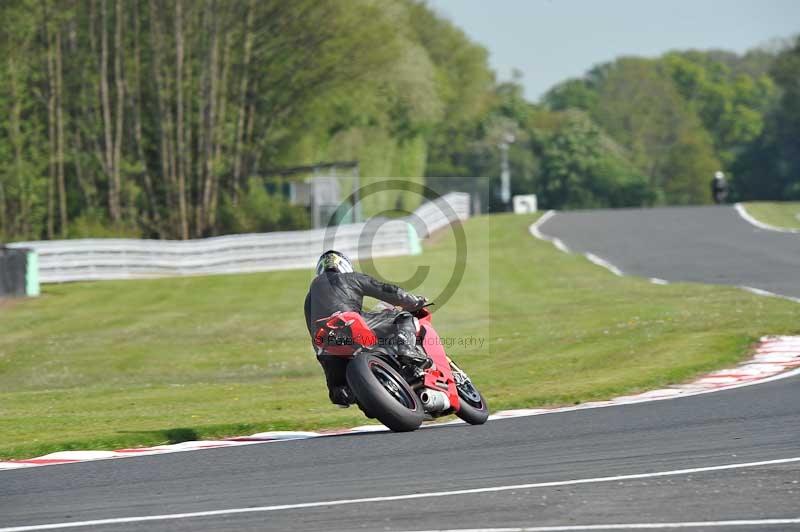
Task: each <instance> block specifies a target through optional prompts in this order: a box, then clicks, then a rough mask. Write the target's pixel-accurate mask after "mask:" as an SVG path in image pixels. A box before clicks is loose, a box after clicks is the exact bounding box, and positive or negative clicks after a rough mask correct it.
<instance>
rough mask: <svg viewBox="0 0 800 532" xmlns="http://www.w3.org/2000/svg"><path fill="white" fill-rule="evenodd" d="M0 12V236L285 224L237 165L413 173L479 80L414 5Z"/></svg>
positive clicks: (261, 3) (473, 101)
mask: <svg viewBox="0 0 800 532" xmlns="http://www.w3.org/2000/svg"><path fill="white" fill-rule="evenodd" d="M0 20H2V21H3V22H2V24H3V30H4V31H3V32H2V34H1V36H0V52H3V54H2V57H3V60H2V61H0V110H2V111H3V113H2V114H0V231H2V232H3V233H4V234H6V235H8V236H9V237H11V238H31V239H36V238H42V237H55V236H64V237H69V236H71V235H85V234H105V233H106V231H104V230H103V229H104V227H102V226H105V228H113V229H109V231H110V232H113V231H117V230H119V231H120V234H130V232H131V231H133V232H139V233H141V234H144V235H147V236H152V237H160V238H188V237H198V236H207V235H212V234H220V233H224V232H228V231H240V230H247V231H250V230H261V229H257V228H263V230H266V228H292V227H297V226H299V225H302V221H303V217H302V216H299V215H298V213H296V212H295V210H289V211H287V210H286V209H285V208H283V207H282V208H280V209H278V208H277V207H275V206H273V207H275V208H274V209H268V210H270V212H272V211H276V212H277V211H281V212H283V214H281V215H276V214H271V215H266V214H264V213H263V212H264V210H263V209H262V208H261V207H263V206H265V205H267V204H268V203H269V201H268V199H267V198H264V197H261V196H259V195H258V194H259V193H258V192H254V189H253V187H249V186H248V183H247V178H248V176H260V175H261V176H264V174H265V173H268V171H269V170H270V169H274V168H281V167H288V166H298V165H303V164H309V163H315V162H319V161H326V160H327V161H332V160H352V159H355V160H359V161H360V162H361V175H362V177H363V178H364V182H365V183H368V182H370V181H371V180H375V179H380V178H383V177H406V178H409V179H410V180H412V181H414V180H416V181H421V179H422V176H423V175H424V173H425V165H426V159H427V153H428V143H429V138H430V137H431V136H432V132H433V130H435V129H437V128H439V127H440V125H441V127H451V126H452V125H453V124H456V123H460V122H459V121H463V120H466V119H470V118H472V117H474V116H476V115H477V114H478V113H480V111H481V110H482V108H483V103H482V102H483V100H484V99H485V98H486V95H487V94H488V91H489V90H490V88H491V85H492V82H493V74H492V72H491V70H490V69H489V68H488V53H487V52H486V50H485V49H484V48H483V47H481V46H479V45H477V44H475V43H473V42H472V41H470V40H469V39H468V38H467V37H466V35H465V34H464V33H463V32H462V31H461V30H459V29H458V28H456V27H455V26H453V24H452V23H450V22H448V21H446V20H444V19H443V18H441V17H439V16H438V15H436V14H435V13H434V12H433V11H432V10H431V9H430V8H428V7H427V6H426V5H425V4H424V3H423V2H421V1H417V0H386V1H376V0H352V1H349V2H318V1H316V0H297V1H292V2H284V1H282V0H231V1H226V2H223V1H222V0H198V1H196V2H191V1H188V0H153V1H151V2H145V1H141V0H137V1H133V2H125V1H120V2H77V3H76V2H72V3H69V4H67V5H61V3H59V2H57V1H56V0H45V1H39V0H12V1H9V2H3V3H2V5H0ZM6 30H7V31H6ZM62 129H63V131H64V137H63V138H61V130H62ZM62 175H63V178H62V177H61V176H62ZM265 177H266V176H265ZM299 179H302V176H300V177H299ZM400 196H403V199H402V200H401V203H404V204H405V203H409V207H410V208H413V206H414V205H412V204H413V203H414V202H413V200H412V198H411V197H410V196H409V197H408V198H405V195H404V194H403V193H401V194H400ZM388 201H390V203H392V204H394V203H396V202H397V198H390V199H389V200H388ZM240 203H241V204H242V205H243V207H242V208H240ZM366 207H367V208H366V209H365V211H366V212H367V213H369V211H371V210H373V207H374V208H379V207H380V206H378V205H375V206H371V205H367V206H366ZM106 222H107V223H106ZM73 224H76V226H75V227H71V226H72V225H73Z"/></svg>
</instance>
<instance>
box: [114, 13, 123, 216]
mask: <svg viewBox="0 0 800 532" xmlns="http://www.w3.org/2000/svg"><path fill="white" fill-rule="evenodd" d="M122 3H123V0H116V10H115V18H116V21H115V22H116V27H115V29H114V80H115V84H116V89H117V95H116V96H117V109H116V113H117V116H116V124H115V128H114V194H115V196H116V197H115V198H114V204H115V205H116V209H117V214H116V218H115V220H117V221H118V220H119V219H120V218H121V217H122V213H121V207H120V206H121V203H122V175H121V173H122V126H123V120H124V117H125V78H124V72H123V64H122Z"/></svg>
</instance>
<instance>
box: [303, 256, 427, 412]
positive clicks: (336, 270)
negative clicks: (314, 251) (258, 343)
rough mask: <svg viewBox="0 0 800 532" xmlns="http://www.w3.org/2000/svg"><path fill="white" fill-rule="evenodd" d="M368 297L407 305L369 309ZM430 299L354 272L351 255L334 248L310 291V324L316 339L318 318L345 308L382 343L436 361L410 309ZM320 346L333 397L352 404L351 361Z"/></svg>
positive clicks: (338, 402) (423, 361) (403, 354)
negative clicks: (422, 343)
mask: <svg viewBox="0 0 800 532" xmlns="http://www.w3.org/2000/svg"><path fill="white" fill-rule="evenodd" d="M364 296H370V297H374V298H376V299H380V300H381V301H385V302H386V303H389V304H390V305H395V306H398V307H401V309H402V310H381V311H377V312H363V311H362V306H363V301H364ZM426 302H427V300H426V299H425V298H424V297H423V296H416V295H413V294H409V293H408V292H406V291H405V290H403V289H402V288H400V287H399V286H395V285H392V284H388V283H383V282H381V281H378V280H377V279H375V278H373V277H370V276H369V275H367V274H364V273H360V272H356V271H354V269H353V264H352V263H351V262H350V259H348V258H347V257H346V256H345V255H344V254H343V253H339V252H338V251H335V250H329V251H326V252H325V253H323V254H322V255H320V257H319V260H318V261H317V269H316V276H315V277H314V280H312V281H311V285H310V286H309V289H308V295H306V300H305V305H304V308H305V317H306V325H307V327H308V333H309V334H310V335H311V339H312V342H313V340H314V337H315V335H316V334H317V331H318V330H319V328H320V325H321V324H320V323H318V322H319V321H320V320H322V319H323V318H327V317H329V316H331V315H332V314H334V313H336V312H339V311H342V312H346V311H355V312H358V313H360V314H361V315H362V316H363V317H364V319H365V321H366V323H367V325H368V326H369V328H370V329H372V331H373V332H374V333H375V335H376V336H377V337H378V339H379V340H380V341H381V343H384V344H389V345H392V346H393V347H394V350H395V353H396V354H397V356H399V357H401V359H403V358H404V359H406V360H409V361H411V362H414V363H416V364H418V365H420V366H423V367H424V366H426V365H429V364H430V359H428V358H427V356H426V355H425V354H424V353H423V352H421V351H420V350H417V349H416V343H417V336H416V326H415V324H414V318H413V316H412V315H411V314H410V312H413V311H415V310H418V309H420V308H422V307H423V306H424V305H425V303H426ZM315 350H316V352H317V360H318V361H319V363H320V364H321V365H322V369H323V371H324V372H325V381H326V383H327V385H328V396H329V398H330V400H331V402H332V403H334V404H336V405H338V406H341V407H345V408H346V407H348V406H350V405H351V404H353V402H354V401H355V398H354V397H353V394H352V392H351V391H350V389H349V388H348V386H347V380H346V378H345V370H346V368H347V360H344V359H342V358H340V357H337V356H334V355H329V354H326V353H325V350H324V348H323V347H318V346H315Z"/></svg>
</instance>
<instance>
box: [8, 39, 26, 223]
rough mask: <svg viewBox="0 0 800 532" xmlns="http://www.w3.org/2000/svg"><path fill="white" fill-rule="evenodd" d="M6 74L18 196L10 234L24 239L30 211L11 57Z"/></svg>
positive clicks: (15, 78) (16, 91) (17, 95)
mask: <svg viewBox="0 0 800 532" xmlns="http://www.w3.org/2000/svg"><path fill="white" fill-rule="evenodd" d="M8 74H9V86H10V88H11V102H12V103H11V120H10V126H11V129H10V130H9V133H10V137H11V143H12V144H13V146H14V169H15V170H16V172H15V173H16V175H17V187H18V189H19V194H20V198H19V215H18V219H17V220H16V221H15V222H14V224H13V225H14V227H13V230H12V231H10V232H11V233H16V232H17V231H19V232H21V233H22V234H23V236H24V237H28V236H29V234H30V227H29V224H30V221H29V218H28V212H29V210H30V208H29V201H30V200H29V198H30V194H29V193H28V185H27V182H26V179H25V175H24V168H23V162H22V138H21V132H20V127H21V115H22V103H21V102H20V92H19V88H18V87H17V65H16V63H15V62H14V58H13V57H12V56H11V55H9V56H8Z"/></svg>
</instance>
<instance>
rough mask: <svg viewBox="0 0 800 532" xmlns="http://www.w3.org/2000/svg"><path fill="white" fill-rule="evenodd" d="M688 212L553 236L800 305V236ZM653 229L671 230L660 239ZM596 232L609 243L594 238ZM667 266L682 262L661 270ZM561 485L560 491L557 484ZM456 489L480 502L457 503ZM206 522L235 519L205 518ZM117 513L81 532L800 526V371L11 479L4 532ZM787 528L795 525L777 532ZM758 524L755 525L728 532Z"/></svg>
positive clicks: (615, 259) (1, 515)
mask: <svg viewBox="0 0 800 532" xmlns="http://www.w3.org/2000/svg"><path fill="white" fill-rule="evenodd" d="M672 211H673V212H672V213H670V212H668V210H666V209H655V210H652V211H616V212H607V213H601V212H599V211H598V212H596V213H591V212H586V213H570V214H558V215H557V216H556V217H554V218H552V219H551V220H549V221H548V222H546V223H545V224H542V229H541V230H542V232H543V233H545V234H548V235H552V236H558V237H559V238H562V239H563V241H564V242H565V243H566V244H567V245H568V246H570V247H571V248H573V249H576V250H577V249H584V248H583V247H582V244H581V243H580V241H579V240H578V239H575V238H573V235H578V236H580V238H581V239H585V241H586V242H591V247H590V246H589V244H586V247H585V250H586V251H592V252H594V253H596V254H598V255H600V256H602V257H603V258H605V259H607V260H609V261H610V262H612V263H614V264H616V265H617V266H619V267H620V268H621V269H622V270H623V271H625V272H626V273H637V274H640V275H645V276H654V277H661V278H665V279H669V280H698V281H700V280H704V281H707V282H731V283H733V284H747V285H749V286H757V287H759V288H764V289H767V290H772V291H776V292H781V293H784V294H789V295H797V296H800V287H798V282H800V281H799V280H798V277H800V276H798V275H797V272H799V271H800V263H798V260H799V259H798V257H797V255H798V253H797V250H798V248H800V235H774V234H766V233H765V232H762V231H759V230H756V229H755V228H751V227H750V226H749V225H747V224H746V223H745V222H744V221H741V220H739V219H738V216H737V215H736V213H735V212H733V210H732V209H726V208H707V209H693V208H687V209H674V210H672ZM650 217H653V218H654V221H653V222H652V224H653V225H649V226H648V225H647V224H648V223H650V222H646V221H644V220H645V219H648V218H650ZM659 221H660V223H661V225H657V224H658V223H659ZM581 224H582V225H581ZM602 224H605V227H602ZM648 227H649V229H648ZM700 227H703V228H705V231H704V232H702V233H700V232H698V231H697V229H698V228H700ZM653 230H657V231H656V234H655V236H652V238H645V236H644V235H645V234H646V231H653ZM584 231H592V232H593V233H592V235H590V236H581V235H582V233H583V232H584ZM681 231H689V232H690V233H691V234H688V233H687V234H686V235H687V236H686V238H687V239H689V240H690V241H688V242H685V243H684V245H676V244H674V243H675V242H676V241H677V242H680V238H679V234H680V232H681ZM712 231H714V232H712ZM651 234H652V233H651ZM603 235H605V236H603ZM775 236H780V238H773V237H775ZM787 236H788V237H790V238H785V237H787ZM670 242H673V244H670ZM792 244H794V246H795V247H794V248H792V247H791V246H792ZM637 246H642V250H641V252H639V253H636V252H635V249H636V248H637ZM737 246H738V247H737ZM793 251H794V257H793V256H792V252H793ZM692 253H694V254H695V255H694V257H695V258H694V259H693V260H692V258H691V257H692V255H691V254H692ZM758 257H761V260H760V261H759V259H758ZM737 258H740V259H741V261H742V262H741V263H740V262H737V260H738V259H737ZM716 261H720V262H719V263H717V262H716ZM725 261H727V262H725ZM665 263H666V264H668V265H670V267H665V268H664V269H663V270H657V269H656V268H655V267H656V266H659V265H663V264H665ZM723 263H725V264H727V268H722V265H723ZM707 264H711V266H710V269H708V270H704V268H705V267H706V265H707ZM792 264H794V272H795V276H794V277H795V278H794V284H793V279H792V276H791V271H789V270H790V269H791V266H792ZM651 265H653V267H654V269H652V270H651V269H650V266H651ZM692 266H694V270H693V269H692ZM799 308H800V307H799ZM720 466H731V467H729V468H726V467H720ZM632 475H633V476H635V478H630V476H632ZM626 477H627V478H626ZM576 481H577V482H576ZM546 483H553V484H550V485H541V484H546ZM487 488H496V489H495V490H491V489H487ZM456 490H465V491H467V492H462V493H446V492H452V491H456ZM443 492H445V493H443ZM413 494H419V495H418V496H414V495H413ZM407 495H412V497H404V496H407ZM358 499H370V500H367V501H359V500H358ZM337 501H338V502H337ZM315 503H326V504H315ZM282 505H286V506H287V507H283V508H282V507H281V506H282ZM304 505H305V506H304ZM217 511H218V512H217ZM199 512H217V513H212V514H211V515H194V514H196V513H199ZM176 514H188V515H176ZM148 516H162V517H158V518H155V519H152V520H146V519H147V517H148ZM121 518H132V519H129V520H121ZM106 519H108V520H118V521H115V522H100V523H95V524H93V525H88V524H87V525H85V526H79V527H69V528H65V529H66V530H111V531H128V530H136V531H145V530H186V531H190V530H191V531H194V530H320V531H322V530H334V531H349V530H373V531H379V530H453V529H476V528H500V527H549V526H566V525H603V524H631V523H640V524H647V525H654V524H657V523H691V522H705V523H709V524H708V525H706V526H694V525H690V524H689V525H681V527H682V529H689V530H709V529H713V530H737V531H738V530H800V376H795V377H790V378H786V379H782V380H777V381H774V382H770V383H765V384H759V385H755V386H749V387H744V388H739V389H735V390H728V391H722V392H717V393H711V394H706V395H698V396H692V397H684V398H680V399H674V400H667V401H657V402H652V403H641V404H630V405H622V406H615V407H610V408H599V409H592V410H580V411H572V412H563V413H554V414H548V415H543V416H535V417H527V418H513V419H504V420H497V421H492V422H489V423H488V424H487V425H485V426H482V427H470V426H465V425H455V426H448V427H440V428H433V429H426V430H421V431H417V432H414V433H409V434H390V433H377V434H356V435H348V436H338V437H330V438H318V439H309V440H302V441H294V442H279V443H267V444H261V445H252V446H244V447H233V448H224V449H209V450H204V451H193V452H186V453H175V454H166V455H154V456H142V457H136V458H126V459H121V460H108V461H94V462H83V463H77V464H67V465H57V466H46V467H38V468H30V469H18V470H9V471H2V472H0V532H3V531H5V530H7V529H9V528H11V527H25V526H29V527H31V529H40V528H34V527H33V526H32V525H44V524H56V523H61V524H65V525H66V524H69V523H75V522H82V521H96V520H106ZM772 519H783V520H784V521H777V522H772V524H770V522H769V521H765V520H772ZM740 520H744V521H746V522H747V523H749V524H743V523H738V524H735V523H727V524H726V522H730V521H740ZM545 529H546V528H545ZM575 530H581V528H580V527H578V528H575Z"/></svg>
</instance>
